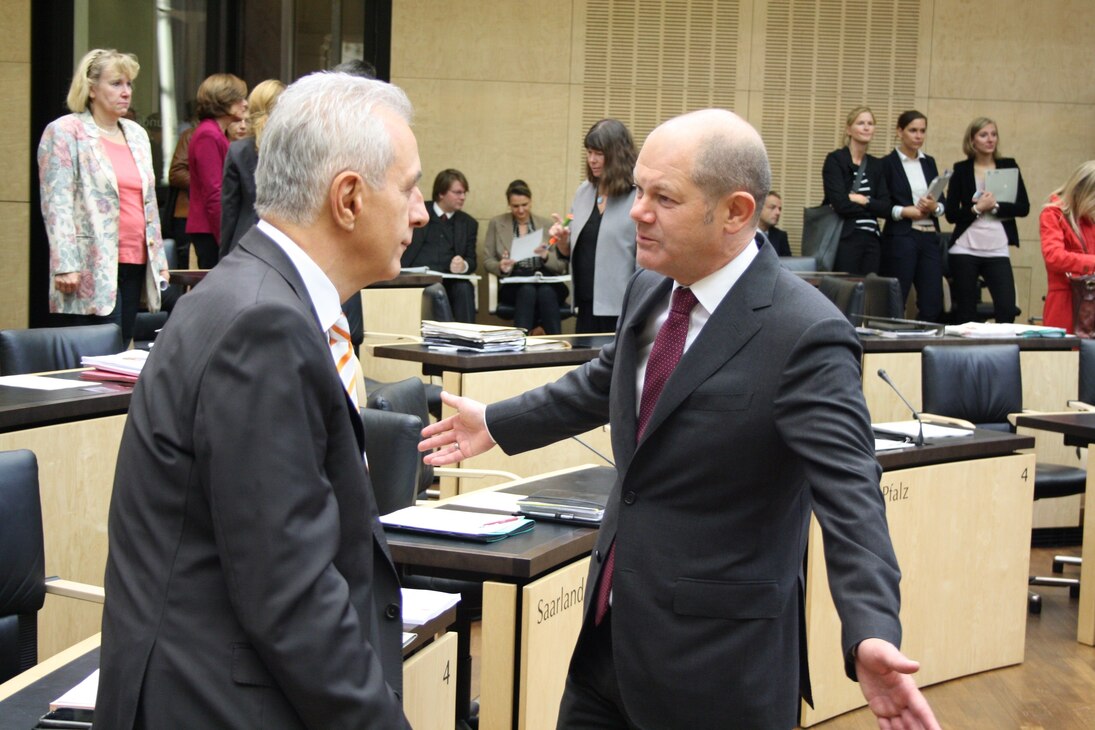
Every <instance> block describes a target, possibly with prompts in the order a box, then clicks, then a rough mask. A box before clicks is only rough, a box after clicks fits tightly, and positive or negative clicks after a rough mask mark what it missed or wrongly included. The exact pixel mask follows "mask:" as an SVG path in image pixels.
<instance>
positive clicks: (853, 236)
mask: <svg viewBox="0 0 1095 730" xmlns="http://www.w3.org/2000/svg"><path fill="white" fill-rule="evenodd" d="M881 256H882V249H881V246H880V245H879V241H878V236H876V235H875V234H874V233H871V232H870V231H864V230H860V229H858V228H855V229H853V230H852V232H851V233H849V234H848V235H847V236H845V237H844V238H842V239H840V243H839V244H837V247H836V260H835V261H834V262H833V271H843V272H846V273H849V274H856V275H857V276H866V275H867V274H877V273H878V265H879V262H880V260H881Z"/></svg>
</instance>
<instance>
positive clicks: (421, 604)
mask: <svg viewBox="0 0 1095 730" xmlns="http://www.w3.org/2000/svg"><path fill="white" fill-rule="evenodd" d="M400 592H401V593H402V594H403V624H404V625H405V626H421V625H422V624H424V623H426V622H427V621H430V620H432V619H435V618H437V617H438V616H440V615H441V614H443V613H445V611H448V610H449V609H450V608H452V607H453V606H455V605H456V604H458V603H460V594H459V593H444V592H442V591H427V590H422V589H419V588H400Z"/></svg>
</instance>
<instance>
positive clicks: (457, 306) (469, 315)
mask: <svg viewBox="0 0 1095 730" xmlns="http://www.w3.org/2000/svg"><path fill="white" fill-rule="evenodd" d="M441 283H442V284H444V286H445V293H446V294H448V295H449V306H451V307H452V316H453V319H455V320H456V321H457V322H473V323H474V322H475V288H474V287H473V286H472V285H471V282H470V281H465V280H464V279H445V280H444V281H443V282H441Z"/></svg>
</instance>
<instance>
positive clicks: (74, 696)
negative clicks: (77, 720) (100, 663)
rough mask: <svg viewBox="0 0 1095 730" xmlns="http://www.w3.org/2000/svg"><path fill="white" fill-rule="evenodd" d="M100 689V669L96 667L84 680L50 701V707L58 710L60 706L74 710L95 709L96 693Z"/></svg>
mask: <svg viewBox="0 0 1095 730" xmlns="http://www.w3.org/2000/svg"><path fill="white" fill-rule="evenodd" d="M98 691H99V670H98V669H96V670H95V671H94V672H92V673H91V674H89V675H88V676H87V678H86V679H85V680H84V681H82V682H80V683H79V684H78V685H76V686H75V687H73V688H72V689H70V690H69V691H68V692H65V693H64V694H63V695H61V696H60V697H58V698H57V699H55V700H54V701H53V702H50V703H49V709H50V710H56V709H58V708H60V707H69V708H72V709H74V710H94V709H95V695H96V694H97V693H98Z"/></svg>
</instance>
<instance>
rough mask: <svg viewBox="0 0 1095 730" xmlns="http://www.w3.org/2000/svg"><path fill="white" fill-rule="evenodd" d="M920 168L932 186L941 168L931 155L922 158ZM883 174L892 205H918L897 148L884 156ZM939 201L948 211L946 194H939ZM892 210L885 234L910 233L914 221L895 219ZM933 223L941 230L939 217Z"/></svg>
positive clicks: (936, 229) (887, 219)
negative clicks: (936, 164)
mask: <svg viewBox="0 0 1095 730" xmlns="http://www.w3.org/2000/svg"><path fill="white" fill-rule="evenodd" d="M920 169H921V170H923V171H924V180H925V181H926V182H927V183H928V185H929V186H930V185H931V184H932V180H934V179H935V178H936V177H938V176H939V168H938V167H936V166H935V160H934V159H932V158H931V157H930V156H929V155H924V156H923V157H921V158H920ZM882 174H883V175H884V176H885V178H886V186H887V187H888V188H889V190H890V207H891V208H892V207H893V206H895V205H901V206H905V205H916V201H915V200H913V194H912V187H911V186H910V185H909V176H908V175H906V174H905V166H904V165H903V164H902V163H901V156H900V155H898V154H897V150H890V154H888V155H886V156H885V157H883V158H882ZM936 202H937V203H943V210H944V212H946V196H945V195H941V196H939V200H937V201H936ZM892 213H893V211H892V210H891V211H890V212H889V213H887V214H886V227H885V228H884V229H883V231H882V235H884V236H898V235H903V234H905V233H908V232H909V231H911V230H912V221H911V220H909V219H908V218H902V219H901V220H899V221H895V220H894V219H893V215H892ZM931 222H932V225H934V226H935V232H936V233H938V232H939V219H938V218H936V217H935V216H932V218H931Z"/></svg>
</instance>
